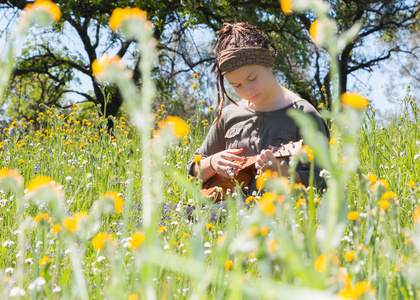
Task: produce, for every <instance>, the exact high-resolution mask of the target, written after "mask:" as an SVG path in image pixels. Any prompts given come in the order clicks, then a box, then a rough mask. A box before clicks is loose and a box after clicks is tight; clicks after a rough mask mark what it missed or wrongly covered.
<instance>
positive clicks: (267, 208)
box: [260, 201, 276, 216]
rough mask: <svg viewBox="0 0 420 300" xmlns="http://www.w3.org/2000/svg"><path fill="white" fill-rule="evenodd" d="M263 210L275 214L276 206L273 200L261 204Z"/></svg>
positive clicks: (270, 214) (269, 214)
mask: <svg viewBox="0 0 420 300" xmlns="http://www.w3.org/2000/svg"><path fill="white" fill-rule="evenodd" d="M260 207H261V210H262V211H263V212H264V213H265V214H266V215H268V216H272V215H274V213H275V212H276V207H275V206H274V203H273V202H272V201H266V202H263V203H261V204H260Z"/></svg>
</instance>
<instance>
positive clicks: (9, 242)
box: [3, 241, 15, 247]
mask: <svg viewBox="0 0 420 300" xmlns="http://www.w3.org/2000/svg"><path fill="white" fill-rule="evenodd" d="M14 244H15V243H14V242H13V241H5V242H4V243H3V247H8V246H13V245H14Z"/></svg>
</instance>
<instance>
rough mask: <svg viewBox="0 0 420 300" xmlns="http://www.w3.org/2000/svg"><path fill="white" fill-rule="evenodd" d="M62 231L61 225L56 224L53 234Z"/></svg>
mask: <svg viewBox="0 0 420 300" xmlns="http://www.w3.org/2000/svg"><path fill="white" fill-rule="evenodd" d="M60 230H61V226H60V224H55V225H54V227H53V229H52V231H53V233H58V232H59V231H60Z"/></svg>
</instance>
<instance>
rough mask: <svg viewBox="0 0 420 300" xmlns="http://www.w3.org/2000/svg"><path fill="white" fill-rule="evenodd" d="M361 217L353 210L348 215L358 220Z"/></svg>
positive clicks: (349, 217)
mask: <svg viewBox="0 0 420 300" xmlns="http://www.w3.org/2000/svg"><path fill="white" fill-rule="evenodd" d="M358 217H359V214H358V213H357V211H352V212H350V213H349V214H348V215H347V219H349V220H352V221H354V220H356V219H357V218H358Z"/></svg>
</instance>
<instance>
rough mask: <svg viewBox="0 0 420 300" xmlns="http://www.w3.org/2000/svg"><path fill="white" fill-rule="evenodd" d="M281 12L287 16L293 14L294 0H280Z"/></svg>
mask: <svg viewBox="0 0 420 300" xmlns="http://www.w3.org/2000/svg"><path fill="white" fill-rule="evenodd" d="M280 5H281V10H282V11H283V12H284V13H285V14H286V15H290V14H291V13H292V0H280Z"/></svg>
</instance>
